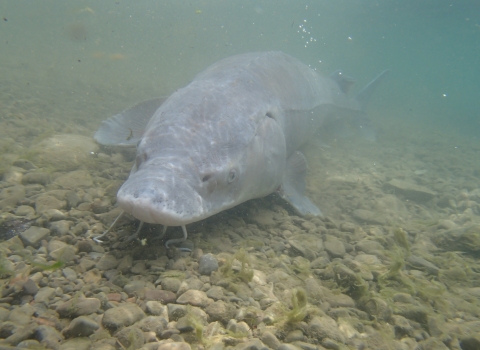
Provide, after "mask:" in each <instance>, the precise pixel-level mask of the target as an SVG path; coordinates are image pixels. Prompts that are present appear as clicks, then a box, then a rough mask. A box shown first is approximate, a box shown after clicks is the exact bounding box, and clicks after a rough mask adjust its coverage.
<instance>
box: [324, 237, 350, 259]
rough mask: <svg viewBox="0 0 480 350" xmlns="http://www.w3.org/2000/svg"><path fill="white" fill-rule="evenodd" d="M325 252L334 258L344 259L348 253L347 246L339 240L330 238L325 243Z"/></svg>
mask: <svg viewBox="0 0 480 350" xmlns="http://www.w3.org/2000/svg"><path fill="white" fill-rule="evenodd" d="M324 247H325V250H326V251H327V253H328V254H329V255H330V256H331V257H333V258H342V257H343V256H344V255H345V253H346V251H345V245H344V244H343V243H342V242H341V241H340V240H338V239H335V238H330V239H327V241H326V242H325V243H324Z"/></svg>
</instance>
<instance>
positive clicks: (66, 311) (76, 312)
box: [57, 297, 101, 318]
mask: <svg viewBox="0 0 480 350" xmlns="http://www.w3.org/2000/svg"><path fill="white" fill-rule="evenodd" d="M100 304H101V303H100V300H99V299H97V298H75V297H74V298H72V299H70V300H68V301H67V302H65V303H62V304H60V305H59V306H57V312H58V314H59V315H60V316H61V317H70V318H74V317H78V316H82V315H90V314H93V313H95V312H97V311H98V309H99V308H100Z"/></svg>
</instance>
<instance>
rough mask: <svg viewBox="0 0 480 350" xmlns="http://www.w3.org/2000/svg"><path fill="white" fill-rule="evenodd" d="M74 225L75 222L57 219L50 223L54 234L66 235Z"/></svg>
mask: <svg viewBox="0 0 480 350" xmlns="http://www.w3.org/2000/svg"><path fill="white" fill-rule="evenodd" d="M72 225H73V222H71V221H68V220H60V221H55V222H52V223H50V225H49V228H50V230H51V231H52V233H53V234H54V235H57V236H64V235H66V234H67V233H68V231H69V230H70V227H72Z"/></svg>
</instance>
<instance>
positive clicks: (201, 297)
mask: <svg viewBox="0 0 480 350" xmlns="http://www.w3.org/2000/svg"><path fill="white" fill-rule="evenodd" d="M211 301H212V300H211V299H210V298H209V297H207V294H206V293H205V292H202V291H200V290H187V291H186V292H185V293H183V294H182V295H180V297H178V299H177V303H178V304H182V305H185V304H189V305H193V306H199V307H202V308H204V307H206V306H207V305H208V304H210V302H211Z"/></svg>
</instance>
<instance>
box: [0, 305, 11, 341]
mask: <svg viewBox="0 0 480 350" xmlns="http://www.w3.org/2000/svg"><path fill="white" fill-rule="evenodd" d="M8 315H10V310H8V309H5V308H4V307H0V323H1V322H4V321H6V320H7V319H8ZM0 338H4V337H1V336H0Z"/></svg>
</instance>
